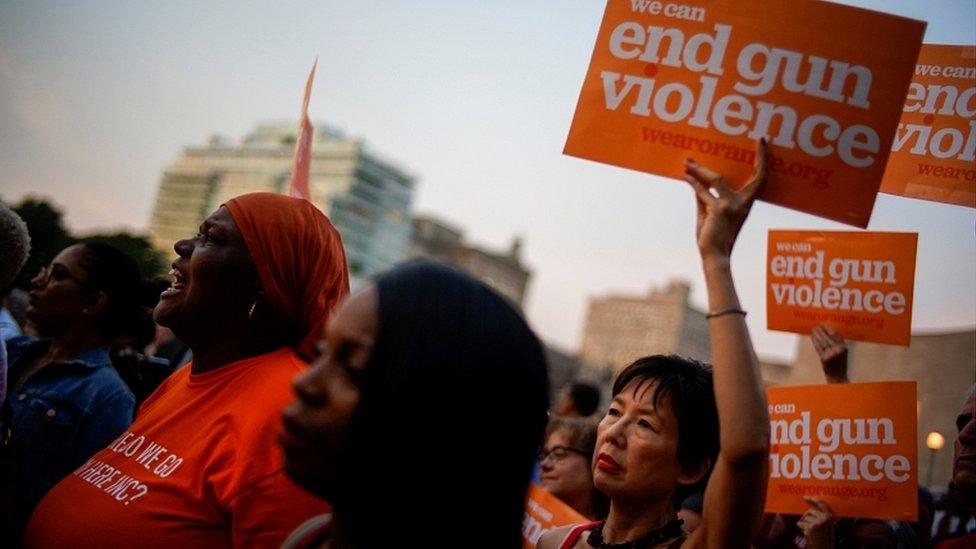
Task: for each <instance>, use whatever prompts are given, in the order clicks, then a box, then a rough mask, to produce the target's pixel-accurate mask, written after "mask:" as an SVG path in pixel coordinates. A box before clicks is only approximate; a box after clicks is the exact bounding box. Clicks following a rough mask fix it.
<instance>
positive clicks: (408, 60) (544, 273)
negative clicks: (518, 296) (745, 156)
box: [0, 0, 976, 360]
mask: <svg viewBox="0 0 976 549" xmlns="http://www.w3.org/2000/svg"><path fill="white" fill-rule="evenodd" d="M844 3H849V4H855V5H859V6H862V7H867V8H870V9H876V10H882V11H887V12H891V13H896V14H900V15H905V16H909V17H913V18H916V19H922V20H926V21H928V29H927V32H926V42H929V43H944V44H976V1H973V0H956V1H948V0H943V1H925V2H919V1H917V0H907V1H894V0H878V1H858V2H853V1H851V2H844ZM604 6H605V2H603V1H599V0H588V1H572V0H570V1H562V2H535V1H529V2H527V1H524V0H522V1H517V2H516V1H508V0H504V1H503V0H492V1H490V2H488V1H482V2H469V1H464V0H454V1H440V2H438V1H419V0H414V1H409V2H407V1H403V2H396V1H386V2H378V1H372V0H360V1H355V2H353V1H347V2H332V1H326V0H319V1H308V2H274V3H272V2H244V3H242V2H229V1H228V2H199V1H194V2H189V1H166V2H100V1H89V2H46V1H36V2H35V1H32V2H12V1H8V0H0V197H2V198H3V199H4V200H5V201H8V202H16V201H18V200H19V199H21V198H22V197H23V196H26V195H29V194H34V195H40V196H45V197H49V198H50V199H52V200H53V201H54V202H55V203H56V204H58V205H59V206H60V207H61V208H62V209H63V210H64V211H65V214H66V221H67V223H68V225H69V226H70V228H71V229H72V230H73V231H75V232H84V231H88V230H92V229H96V228H98V229H106V228H119V227H124V228H129V229H133V230H136V231H140V232H143V231H145V229H146V226H147V224H148V221H149V217H150V212H151V208H152V204H153V200H154V198H155V192H156V186H157V184H158V183H159V179H160V175H161V173H162V170H163V168H164V167H165V166H167V165H168V164H169V163H171V162H172V161H173V160H174V159H176V157H177V156H178V155H179V154H180V151H181V149H182V148H183V147H185V146H188V145H198V144H203V143H205V142H206V141H207V139H208V138H209V137H210V136H211V135H213V134H220V135H223V136H226V137H229V138H232V139H238V138H240V137H242V136H243V135H244V134H245V133H247V132H248V131H249V130H250V129H252V128H253V127H254V126H255V124H256V123H258V122H261V121H276V120H294V121H295V122H296V124H297V119H298V114H299V109H300V106H301V93H302V91H303V86H304V83H305V78H306V76H307V74H308V70H309V68H310V66H311V64H312V61H313V60H314V59H315V57H316V56H318V58H319V67H318V73H317V77H316V82H315V88H314V91H313V95H312V100H311V106H310V109H309V113H310V117H311V118H312V121H313V124H315V123H322V122H324V123H326V124H328V125H330V126H334V127H337V128H339V129H341V130H343V131H345V132H346V133H347V134H349V135H352V136H359V137H362V138H363V139H364V140H365V141H366V142H367V143H368V146H369V147H370V148H371V149H372V150H373V151H375V152H376V153H377V154H379V155H380V156H382V157H384V158H387V159H389V160H392V161H394V162H396V163H397V164H398V165H401V166H403V167H405V168H406V169H407V170H408V171H409V172H410V173H412V174H414V175H416V176H417V178H418V188H417V192H416V194H415V204H414V211H415V212H417V213H425V214H434V215H437V216H439V217H442V218H444V219H445V220H447V221H449V222H451V223H453V224H455V225H457V226H460V227H462V228H464V229H465V230H466V233H467V237H468V238H469V240H470V241H472V242H474V243H477V244H483V245H487V246H490V247H494V248H498V249H502V248H507V247H508V245H509V243H510V241H511V239H512V237H514V236H516V235H520V236H522V237H524V239H525V244H524V247H523V254H524V258H525V260H526V262H527V263H528V265H529V266H530V267H531V268H532V269H533V276H532V279H531V282H530V287H529V291H528V299H527V305H526V312H527V315H528V317H529V320H530V322H531V323H532V325H533V326H534V327H535V329H536V330H537V331H538V332H539V333H540V335H541V336H542V337H543V339H545V340H547V341H549V342H551V343H554V344H556V345H557V346H559V347H562V348H564V349H567V350H571V351H575V350H576V349H577V348H578V344H579V339H580V335H581V332H582V329H583V323H584V319H585V313H586V306H587V301H588V299H589V298H590V297H591V296H601V295H606V294H608V293H619V292H630V293H643V292H646V291H647V290H648V288H650V287H652V286H664V285H665V284H666V283H667V281H668V280H669V279H672V278H678V277H680V278H684V279H687V280H688V281H690V282H691V284H692V287H693V294H692V301H693V302H694V303H695V304H696V305H697V306H699V307H700V308H705V292H704V282H703V279H702V276H701V274H700V267H699V259H698V256H697V252H696V248H695V244H694V208H695V206H694V201H693V197H692V193H691V190H690V189H689V188H687V185H686V184H685V183H683V182H678V181H675V180H669V179H663V178H659V177H655V176H649V175H645V174H640V173H637V172H633V171H629V170H625V169H622V168H617V167H613V166H608V165H603V164H598V163H594V162H589V161H584V160H580V159H577V158H572V157H568V156H564V155H562V148H563V144H564V142H565V139H566V134H567V132H568V130H569V125H570V122H571V120H572V115H573V110H574V108H575V105H576V100H577V97H578V94H579V90H580V86H581V84H582V81H583V77H584V75H585V72H586V68H587V66H588V63H589V59H590V54H591V52H592V48H593V44H594V40H595V37H596V33H597V30H598V26H599V23H600V19H601V17H602V14H603V10H604ZM864 31H865V32H866V33H870V32H871V29H869V28H866V29H865V30H864ZM771 228H782V229H835V230H854V229H853V228H851V227H848V226H845V225H841V224H838V223H834V222H830V221H826V220H824V219H820V218H816V217H813V216H809V215H806V214H801V213H797V212H795V211H792V210H787V209H784V208H780V207H777V206H772V205H769V204H764V203H760V204H758V205H757V206H756V207H755V208H754V210H753V214H752V216H751V218H750V220H749V222H748V223H747V225H746V228H745V230H744V232H743V234H742V235H741V237H740V239H739V242H738V244H737V246H736V251H735V254H734V255H733V267H734V272H735V275H736V281H737V283H738V287H739V291H740V297H741V299H742V303H743V307H744V308H745V309H747V310H748V311H749V316H748V321H749V325H750V328H751V330H752V333H753V335H754V338H755V341H756V345H757V348H758V350H759V354H760V356H762V357H764V358H772V359H781V360H788V359H790V357H791V356H792V355H793V353H794V350H795V347H796V340H797V336H794V335H792V334H785V333H779V332H770V331H767V330H766V329H765V325H766V318H765V293H764V292H765V288H764V284H765V276H764V265H765V252H766V233H767V231H768V229H771ZM869 229H871V230H882V231H911V232H918V233H919V253H918V268H917V272H916V283H915V308H914V326H915V328H916V330H919V331H938V330H948V329H956V328H963V327H970V328H971V327H973V326H976V210H973V209H971V208H963V207H957V206H949V205H943V204H936V203H932V202H924V201H918V200H910V199H905V198H898V197H892V196H887V195H880V196H879V198H878V201H877V204H876V206H875V209H874V214H873V217H872V221H871V225H870V227H869Z"/></svg>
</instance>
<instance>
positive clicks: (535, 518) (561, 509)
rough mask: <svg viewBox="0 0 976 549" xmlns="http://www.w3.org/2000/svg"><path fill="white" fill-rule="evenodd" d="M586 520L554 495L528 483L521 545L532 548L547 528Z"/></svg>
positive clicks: (528, 548) (526, 548) (527, 548)
mask: <svg viewBox="0 0 976 549" xmlns="http://www.w3.org/2000/svg"><path fill="white" fill-rule="evenodd" d="M587 520H588V519H587V518H586V517H584V516H583V515H581V514H579V513H577V512H576V511H575V510H574V509H573V508H572V507H570V506H569V505H566V504H565V503H563V502H562V501H561V500H560V499H559V498H557V497H556V496H554V495H552V494H550V493H549V492H547V491H545V490H544V489H542V488H540V487H539V486H537V485H535V484H530V485H529V497H528V498H527V499H526V500H525V519H524V520H523V521H522V547H523V548H524V549H534V548H535V545H536V543H538V542H539V538H540V537H542V534H545V533H546V532H548V531H549V530H551V529H553V528H556V527H558V526H565V525H567V524H580V523H583V522H587Z"/></svg>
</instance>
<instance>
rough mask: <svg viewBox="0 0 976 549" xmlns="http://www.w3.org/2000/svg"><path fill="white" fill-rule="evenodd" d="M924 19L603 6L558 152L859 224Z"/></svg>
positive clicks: (631, 3)
mask: <svg viewBox="0 0 976 549" xmlns="http://www.w3.org/2000/svg"><path fill="white" fill-rule="evenodd" d="M924 31H925V23H923V22H921V21H914V20H911V19H905V18H902V17H896V16H892V15H886V14H882V13H877V12H872V11H868V10H863V9H859V8H853V7H849V6H841V5H838V4H831V3H827V2H819V1H816V0H793V1H790V2H783V1H781V0H753V1H751V2H736V1H734V0H685V1H684V2H682V3H680V4H679V3H672V2H666V1H657V0H609V1H608V2H607V9H606V12H605V14H604V16H603V23H602V25H601V26H600V31H599V34H598V36H597V40H596V46H595V47H594V50H593V57H592V59H591V61H590V67H589V70H588V71H587V74H586V79H585V80H584V82H583V89H582V91H581V92H580V97H579V102H578V104H577V106H576V113H575V115H574V117H573V123H572V126H571V128H570V130H569V137H568V138H567V141H566V147H565V149H564V150H563V152H564V153H565V154H569V155H572V156H577V157H580V158H586V159H589V160H596V161H598V162H605V163H608V164H613V165H616V166H622V167H625V168H631V169H635V170H640V171H644V172H648V173H652V174H657V175H663V176H667V177H673V178H678V179H680V178H682V177H683V175H684V167H685V164H684V163H685V159H686V158H688V157H693V158H695V159H696V160H698V161H699V162H700V163H702V164H705V165H707V166H709V167H711V168H713V169H716V170H717V171H719V172H721V173H723V174H724V175H725V176H726V177H727V178H728V180H729V181H730V182H731V184H733V185H741V184H743V183H744V182H745V181H746V180H747V178H748V176H749V175H750V174H751V173H752V163H753V159H754V156H755V152H754V150H755V141H756V140H758V139H759V138H760V137H763V136H765V137H767V139H768V141H769V143H770V146H769V152H770V154H771V156H772V158H771V160H770V163H769V172H770V177H769V181H768V184H767V185H766V188H765V189H764V191H763V193H762V195H761V197H760V198H762V199H763V200H766V201H768V202H772V203H774V204H779V205H781V206H786V207H789V208H793V209H797V210H801V211H804V212H809V213H812V214H815V215H819V216H823V217H827V218H830V219H834V220H837V221H841V222H843V223H848V224H851V225H856V226H859V227H866V226H867V224H868V220H869V219H870V217H871V210H872V208H873V207H874V201H875V198H876V196H877V192H878V186H879V185H880V184H881V176H882V174H883V173H884V167H885V162H886V160H887V158H888V154H889V152H890V149H891V142H892V138H893V137H894V134H895V128H896V126H897V124H898V118H899V116H901V108H902V104H903V98H904V97H905V93H906V91H907V90H908V84H909V82H910V81H911V75H912V70H913V68H914V64H915V59H916V58H917V57H918V49H919V47H920V45H921V42H922V35H923V33H924Z"/></svg>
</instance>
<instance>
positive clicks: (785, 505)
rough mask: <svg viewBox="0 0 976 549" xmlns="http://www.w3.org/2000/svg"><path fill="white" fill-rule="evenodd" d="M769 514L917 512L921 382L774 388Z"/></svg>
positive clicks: (770, 397)
mask: <svg viewBox="0 0 976 549" xmlns="http://www.w3.org/2000/svg"><path fill="white" fill-rule="evenodd" d="M766 400H767V402H768V404H769V427H770V437H771V438H770V444H771V446H770V453H769V485H768V488H767V491H766V512H767V513H784V514H795V515H800V514H803V513H804V512H805V511H806V510H807V509H808V508H809V506H808V504H807V503H806V502H805V501H804V500H803V497H804V496H811V497H816V498H820V499H823V500H825V501H826V502H827V504H828V505H829V506H830V508H831V510H832V511H833V512H834V514H835V515H837V516H839V517H865V518H877V519H888V520H904V521H914V520H917V518H918V468H917V463H918V459H917V457H918V456H917V446H916V436H917V432H916V431H917V429H918V427H917V419H916V417H915V382H914V381H896V382H888V383H848V384H832V385H816V386H805V387H770V388H768V389H766Z"/></svg>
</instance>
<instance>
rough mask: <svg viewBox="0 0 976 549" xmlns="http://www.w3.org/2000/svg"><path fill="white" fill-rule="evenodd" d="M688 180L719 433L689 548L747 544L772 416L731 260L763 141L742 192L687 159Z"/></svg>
mask: <svg viewBox="0 0 976 549" xmlns="http://www.w3.org/2000/svg"><path fill="white" fill-rule="evenodd" d="M685 179H686V180H687V181H688V183H690V184H691V186H692V188H693V189H694V191H695V196H696V199H697V202H698V229H697V236H698V250H699V252H700V254H701V259H702V267H703V269H704V271H705V285H706V287H707V289H708V307H709V320H708V323H709V338H710V341H711V344H712V356H713V359H714V360H713V362H714V364H713V366H714V370H713V376H714V383H715V402H716V407H717V408H718V417H719V425H720V433H721V434H720V444H721V449H720V450H719V455H718V459H717V460H716V463H715V468H714V470H713V471H712V476H711V479H710V480H709V482H708V486H707V488H706V489H705V504H704V509H703V515H702V522H701V525H700V526H699V527H698V529H696V530H695V531H694V532H693V533H692V535H691V536H690V537H689V539H688V541H687V542H686V546H687V547H749V546H750V544H751V542H752V537H753V535H754V533H755V531H756V529H757V528H758V525H759V520H760V518H761V516H762V509H763V502H764V500H765V496H766V480H767V476H768V474H767V464H768V461H769V415H768V413H767V409H766V395H765V391H764V389H763V382H762V378H761V377H760V375H759V361H758V359H757V358H756V353H755V351H754V350H753V348H752V341H751V340H750V339H749V330H748V328H747V327H746V322H745V312H744V311H743V310H742V306H741V305H740V303H739V298H738V296H737V295H736V292H735V285H734V284H733V281H732V271H731V267H730V257H731V254H732V247H733V245H734V244H735V239H736V237H737V236H738V235H739V231H740V230H741V229H742V225H743V223H745V220H746V217H747V216H748V215H749V210H750V209H751V208H752V203H753V202H754V201H755V199H756V196H757V195H758V193H759V191H760V189H761V188H762V185H763V183H764V182H765V180H766V147H765V142H760V143H759V144H758V146H757V151H756V164H755V171H754V173H753V176H752V178H751V179H750V181H749V182H748V183H747V184H746V185H745V186H744V187H743V188H742V189H741V190H739V191H734V190H732V189H731V188H730V187H729V186H728V183H727V182H726V181H725V179H724V178H722V176H720V175H719V174H717V173H715V172H713V171H712V170H709V169H708V168H706V167H704V166H701V165H699V164H698V163H696V162H695V161H693V160H690V159H689V160H688V165H687V169H686V176H685ZM713 193H714V194H713Z"/></svg>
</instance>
